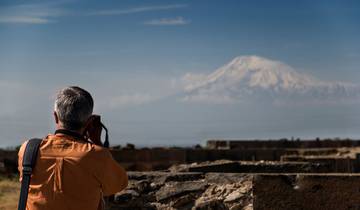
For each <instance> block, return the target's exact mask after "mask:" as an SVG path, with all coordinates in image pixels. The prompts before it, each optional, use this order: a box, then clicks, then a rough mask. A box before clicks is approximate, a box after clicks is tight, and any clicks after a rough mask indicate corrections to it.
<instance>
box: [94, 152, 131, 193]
mask: <svg viewBox="0 0 360 210" xmlns="http://www.w3.org/2000/svg"><path fill="white" fill-rule="evenodd" d="M101 153H102V154H101V156H102V159H103V160H101V161H100V162H99V163H100V164H101V167H99V168H100V169H102V170H101V171H98V172H97V174H98V175H97V177H98V179H99V181H100V183H101V188H102V191H103V194H104V195H105V196H109V195H113V194H115V193H117V192H120V191H121V190H123V189H125V188H126V187H127V185H128V176H127V174H126V171H125V169H124V168H123V167H121V166H120V165H119V164H118V163H117V162H116V161H115V160H114V159H113V157H112V155H111V153H110V151H109V150H108V149H105V148H103V149H102V151H101Z"/></svg>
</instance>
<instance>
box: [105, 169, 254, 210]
mask: <svg viewBox="0 0 360 210" xmlns="http://www.w3.org/2000/svg"><path fill="white" fill-rule="evenodd" d="M251 179H252V177H251V176H249V175H243V174H230V173H229V174H220V173H207V174H203V173H170V172H169V173H164V172H153V173H143V172H130V173H129V187H128V188H127V189H126V190H125V191H123V192H120V193H118V194H116V195H115V197H114V200H113V201H112V202H110V203H109V206H108V210H115V209H169V210H170V209H198V210H202V209H220V210H221V209H231V210H235V209H236V210H237V209H239V210H240V209H244V210H245V209H246V210H251V209H253V206H252V205H253V201H252V200H253V197H252V181H251Z"/></svg>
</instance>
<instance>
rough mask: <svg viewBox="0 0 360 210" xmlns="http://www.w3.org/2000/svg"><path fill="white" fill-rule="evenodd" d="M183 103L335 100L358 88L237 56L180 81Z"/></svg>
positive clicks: (256, 58)
mask: <svg viewBox="0 0 360 210" xmlns="http://www.w3.org/2000/svg"><path fill="white" fill-rule="evenodd" d="M183 82H184V91H185V97H184V98H183V100H184V101H210V102H215V103H227V102H234V101H239V100H246V99H247V98H249V97H272V98H284V97H286V98H292V99H293V98H301V99H302V100H305V99H306V98H313V99H317V100H329V99H331V100H336V99H341V100H343V99H344V98H348V97H353V98H354V97H358V96H359V90H360V88H359V86H357V85H355V84H352V83H345V82H329V81H322V80H319V79H317V78H315V77H312V76H311V75H307V74H304V73H299V72H297V71H296V70H295V69H294V68H292V67H290V66H289V65H287V64H284V63H282V62H279V61H274V60H270V59H266V58H263V57H259V56H240V57H236V58H234V59H233V60H232V61H231V62H229V63H228V64H226V65H224V66H222V67H220V68H219V69H217V70H216V71H215V72H213V73H211V74H209V75H201V74H192V73H188V74H186V75H185V76H184V77H183Z"/></svg>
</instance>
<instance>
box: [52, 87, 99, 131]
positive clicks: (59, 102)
mask: <svg viewBox="0 0 360 210" xmlns="http://www.w3.org/2000/svg"><path fill="white" fill-rule="evenodd" d="M93 107H94V101H93V98H92V97H91V95H90V93H89V92H87V91H86V90H84V89H82V88H79V87H75V86H71V87H66V88H64V89H62V90H61V91H60V92H59V93H58V94H57V96H56V100H55V111H54V116H55V122H56V124H57V127H58V128H63V129H67V130H74V131H80V130H81V129H83V128H84V126H85V125H86V123H87V121H88V119H89V117H90V116H91V115H92V112H93Z"/></svg>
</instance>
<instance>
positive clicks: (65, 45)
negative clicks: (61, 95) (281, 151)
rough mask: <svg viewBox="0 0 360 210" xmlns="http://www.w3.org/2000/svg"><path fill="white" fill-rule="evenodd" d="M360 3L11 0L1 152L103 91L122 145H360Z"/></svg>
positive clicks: (0, 106)
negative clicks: (69, 98) (66, 90)
mask: <svg viewBox="0 0 360 210" xmlns="http://www.w3.org/2000/svg"><path fill="white" fill-rule="evenodd" d="M359 19H360V3H359V2H357V1H316V2H313V1H301V2H298V1H283V0H281V1H280V0H277V1H272V2H264V1H235V0H227V1H223V2H221V3H220V2H218V1H207V2H206V3H205V2H204V1H151V2H148V1H136V2H134V1H102V3H99V2H98V1H82V0H73V1H72V0H66V1H65V0H64V1H2V2H1V3H0V46H1V47H0V99H1V100H0V101H1V102H0V139H1V140H0V147H6V146H14V145H18V144H20V143H21V142H22V141H24V140H26V139H27V138H31V137H42V136H45V135H46V134H47V133H51V132H53V130H54V126H53V120H52V109H53V100H54V96H55V94H56V92H57V91H58V90H59V89H60V88H62V87H64V86H68V85H78V86H80V87H83V88H85V89H87V90H89V91H90V92H91V93H92V95H93V97H94V99H95V112H96V113H99V114H101V115H102V118H103V121H104V123H105V124H106V125H107V126H108V128H109V130H110V138H111V143H112V144H114V145H116V144H125V143H127V142H129V143H134V144H135V145H143V146H151V145H195V144H198V143H204V141H205V140H207V139H217V138H220V139H270V138H272V139H274V138H291V137H294V138H316V137H320V138H327V137H330V138H335V137H340V138H357V139H360V129H359V128H360V109H359V106H360V81H359V79H360V71H359V66H360V59H359V58H360V53H359V52H360V40H359V37H360V23H359V21H358V20H359Z"/></svg>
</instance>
